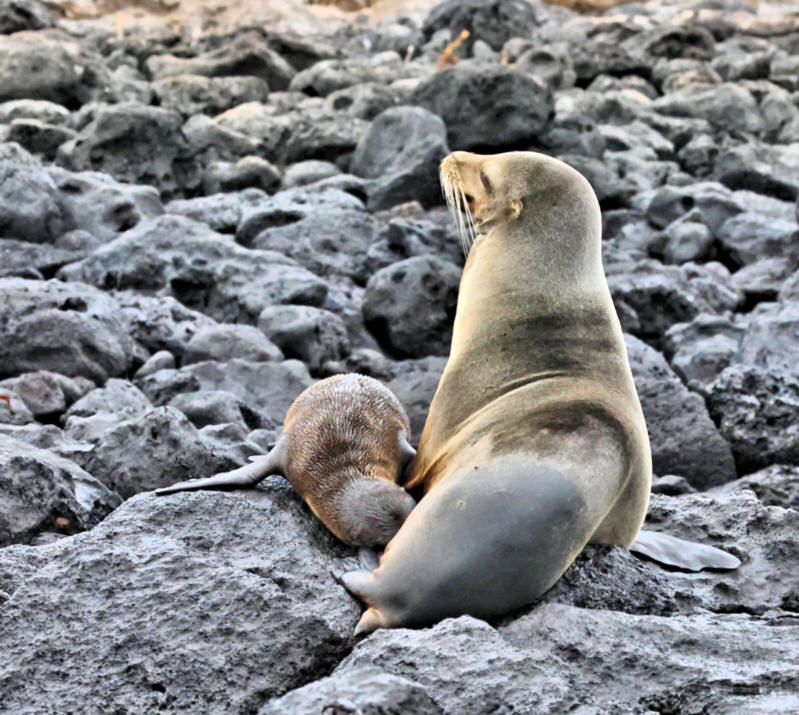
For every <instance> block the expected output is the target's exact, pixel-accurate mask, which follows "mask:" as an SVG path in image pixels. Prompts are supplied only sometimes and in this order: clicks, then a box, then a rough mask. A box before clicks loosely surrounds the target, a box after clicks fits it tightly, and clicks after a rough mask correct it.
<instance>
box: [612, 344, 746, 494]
mask: <svg viewBox="0 0 799 715" xmlns="http://www.w3.org/2000/svg"><path fill="white" fill-rule="evenodd" d="M626 342H627V353H628V356H629V358H630V366H631V367H632V371H633V377H634V378H635V384H636V387H637V389H638V395H639V396H640V398H641V406H642V408H643V410H644V417H645V419H646V423H647V428H648V429H649V440H650V443H651V446H652V463H653V467H654V470H655V472H656V473H657V474H681V475H683V476H685V477H686V479H688V481H689V482H690V483H691V484H692V485H693V486H696V487H699V488H706V487H711V486H715V485H717V484H723V483H724V482H728V481H730V480H732V479H735V476H736V473H735V464H734V463H733V459H732V453H731V452H730V446H729V445H728V444H727V443H726V442H725V441H724V439H723V438H722V436H721V434H719V431H718V430H717V429H716V426H715V425H714V424H713V422H712V421H711V419H710V416H709V415H708V412H707V408H706V407H705V404H704V402H703V400H702V398H701V397H700V396H699V395H697V394H696V393H694V392H691V391H690V390H688V388H686V387H685V385H683V384H682V382H680V379H679V378H678V377H677V376H676V375H675V374H674V373H673V372H672V371H671V368H669V366H668V363H667V362H666V361H665V360H664V359H663V357H662V356H661V355H660V354H659V353H658V352H657V351H656V350H654V349H653V348H651V347H649V346H648V345H646V344H645V343H643V342H641V341H640V340H637V339H636V338H634V337H632V336H631V335H628V336H627V337H626Z"/></svg>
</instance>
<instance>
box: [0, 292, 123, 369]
mask: <svg viewBox="0 0 799 715" xmlns="http://www.w3.org/2000/svg"><path fill="white" fill-rule="evenodd" d="M131 353H132V341H131V339H130V337H129V336H128V333H127V330H126V328H125V324H124V321H123V320H122V319H121V318H120V316H119V306H118V305H117V304H116V302H115V301H114V300H113V298H111V297H109V296H108V295H106V294H105V293H103V292H101V291H99V290H97V289H96V288H94V287H92V286H87V285H82V284H77V283H73V284H68V283H61V282H60V281H56V280H50V281H27V280H22V279H20V278H2V279H0V377H7V376H12V375H16V374H18V373H21V372H28V371H33V370H51V371H53V372H58V373H60V374H62V375H67V376H77V375H81V376H83V377H88V378H89V379H91V380H95V381H98V382H103V381H105V380H107V379H108V378H109V377H111V376H115V375H120V374H122V373H124V372H125V371H126V370H127V369H128V366H129V365H130V361H131Z"/></svg>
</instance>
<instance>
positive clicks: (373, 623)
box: [340, 571, 385, 636]
mask: <svg viewBox="0 0 799 715" xmlns="http://www.w3.org/2000/svg"><path fill="white" fill-rule="evenodd" d="M340 580H341V583H342V585H343V586H344V588H346V589H347V590H348V591H349V592H350V593H351V594H352V595H353V596H355V597H356V598H358V599H360V600H361V601H363V602H365V603H366V605H367V606H368V605H369V603H370V601H372V598H371V597H372V596H373V595H374V593H373V591H374V587H375V582H374V577H373V576H372V574H371V572H369V571H350V572H348V573H345V574H344V575H343V576H342V577H341V579H340ZM384 625H385V624H384V620H383V618H382V616H381V614H380V611H378V610H377V609H376V608H374V607H370V608H367V609H366V610H365V611H364V612H363V615H361V620H360V621H358V625H356V626H355V631H354V632H353V635H355V636H359V635H361V634H363V633H371V632H372V631H375V630H377V629H378V628H382V627H384Z"/></svg>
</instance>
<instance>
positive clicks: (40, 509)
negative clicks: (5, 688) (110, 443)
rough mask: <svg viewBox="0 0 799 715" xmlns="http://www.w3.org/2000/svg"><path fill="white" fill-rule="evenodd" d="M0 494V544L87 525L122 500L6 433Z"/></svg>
mask: <svg viewBox="0 0 799 715" xmlns="http://www.w3.org/2000/svg"><path fill="white" fill-rule="evenodd" d="M0 495H2V496H0V546H6V545H8V544H13V543H25V542H27V541H29V540H30V539H31V538H32V537H34V536H35V535H36V534H39V533H41V532H43V531H56V530H58V531H60V532H61V533H64V534H75V533H77V532H78V531H84V530H86V529H91V528H92V527H93V526H94V525H95V524H97V523H98V522H99V521H101V520H102V519H103V518H104V517H105V516H106V515H107V514H108V513H110V512H111V511H112V510H113V509H114V508H115V507H116V506H118V505H119V504H120V503H121V501H122V500H121V499H120V498H119V495H118V494H115V493H114V492H112V491H109V490H108V489H106V488H105V487H104V486H103V485H102V484H101V483H100V482H98V481H97V480H96V479H95V478H94V477H92V476H91V475H90V474H88V473H87V472H85V471H84V470H83V469H81V468H80V467H79V466H78V465H77V464H74V463H73V462H70V461H69V460H67V459H64V458H63V457H59V456H58V455H57V454H54V453H53V452H49V451H47V450H44V449H37V448H36V447H32V446H30V445H29V444H26V443H25V442H21V441H19V440H17V439H12V438H11V437H7V436H5V435H0ZM0 682H2V679H1V678H0Z"/></svg>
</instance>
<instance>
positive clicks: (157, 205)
mask: <svg viewBox="0 0 799 715" xmlns="http://www.w3.org/2000/svg"><path fill="white" fill-rule="evenodd" d="M47 173H48V174H50V176H51V177H52V178H53V181H54V182H55V185H56V186H57V187H58V190H59V191H60V192H61V194H60V198H61V202H62V203H63V205H64V207H65V208H66V210H67V211H68V215H69V216H70V217H71V219H72V221H71V223H72V225H73V226H74V227H75V228H77V229H81V230H83V231H88V232H89V233H90V234H91V235H92V236H94V237H95V238H96V239H98V241H100V242H102V243H107V242H108V241H111V240H113V239H114V238H116V237H117V236H118V235H119V234H120V233H122V232H123V231H127V230H128V229H130V228H133V227H134V226H136V225H138V223H139V222H140V221H142V220H143V219H146V218H155V217H156V216H160V215H161V214H162V213H164V207H163V205H162V204H161V198H160V196H159V195H158V191H157V190H156V189H155V188H153V187H152V186H137V185H135V184H133V185H131V184H123V183H120V182H118V181H116V180H115V179H114V178H113V177H111V176H109V175H108V174H102V173H100V172H90V171H84V172H80V173H73V172H71V171H66V170H65V169H61V168H59V167H48V169H47Z"/></svg>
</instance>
